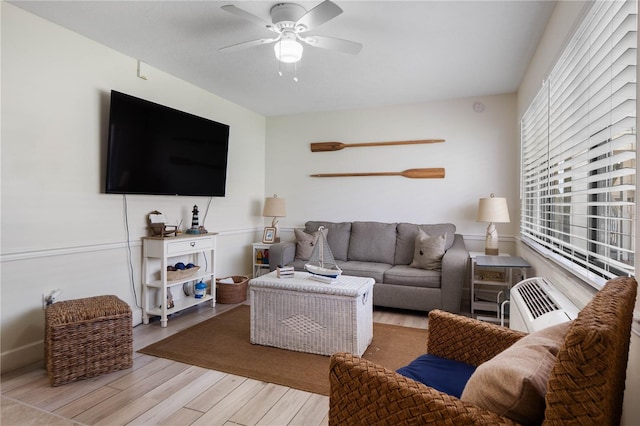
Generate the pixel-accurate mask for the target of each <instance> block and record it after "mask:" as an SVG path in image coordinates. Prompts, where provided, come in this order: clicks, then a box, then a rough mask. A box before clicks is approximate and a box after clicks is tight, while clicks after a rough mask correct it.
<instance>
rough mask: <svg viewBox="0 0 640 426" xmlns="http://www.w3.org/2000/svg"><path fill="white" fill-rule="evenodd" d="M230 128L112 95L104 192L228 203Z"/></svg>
mask: <svg viewBox="0 0 640 426" xmlns="http://www.w3.org/2000/svg"><path fill="white" fill-rule="evenodd" d="M228 148H229V126H228V125H226V124H222V123H218V122H215V121H212V120H208V119H205V118H202V117H198V116H195V115H192V114H189V113H186V112H182V111H178V110H175V109H173V108H169V107H166V106H163V105H159V104H156V103H153V102H149V101H146V100H143V99H139V98H136V97H133V96H130V95H126V94H124V93H120V92H117V91H115V90H112V91H111V107H110V114H109V141H108V150H107V177H106V192H107V193H111V194H151V195H200V196H211V197H224V195H225V188H226V180H227V152H228Z"/></svg>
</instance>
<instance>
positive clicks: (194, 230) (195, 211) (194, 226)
mask: <svg viewBox="0 0 640 426" xmlns="http://www.w3.org/2000/svg"><path fill="white" fill-rule="evenodd" d="M191 213H193V217H192V219H191V228H189V229H187V234H200V233H201V232H200V228H199V227H198V206H193V210H192V211H191Z"/></svg>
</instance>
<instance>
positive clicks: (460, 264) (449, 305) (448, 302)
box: [440, 234, 469, 313]
mask: <svg viewBox="0 0 640 426" xmlns="http://www.w3.org/2000/svg"><path fill="white" fill-rule="evenodd" d="M468 265H469V252H468V251H467V247H466V246H465V245H464V238H463V237H462V235H460V234H455V236H454V238H453V244H452V245H451V247H449V250H447V251H446V252H445V254H444V256H443V257H442V282H441V283H440V285H441V294H442V296H441V297H442V305H441V306H442V309H444V310H445V311H449V312H453V313H458V312H460V302H461V300H462V288H463V287H464V282H465V280H466V278H467V269H468Z"/></svg>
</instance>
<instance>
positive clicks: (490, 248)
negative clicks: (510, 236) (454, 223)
mask: <svg viewBox="0 0 640 426" xmlns="http://www.w3.org/2000/svg"><path fill="white" fill-rule="evenodd" d="M476 220H477V221H478V222H489V226H487V235H486V240H485V247H484V253H485V254H486V255H492V256H497V255H498V230H497V229H496V226H495V225H494V223H509V222H510V221H511V220H510V219H509V208H508V207H507V199H506V198H500V197H495V196H494V195H493V194H491V197H490V198H480V202H479V203H478V217H477V218H476Z"/></svg>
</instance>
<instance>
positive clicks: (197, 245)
mask: <svg viewBox="0 0 640 426" xmlns="http://www.w3.org/2000/svg"><path fill="white" fill-rule="evenodd" d="M211 248H213V239H211V238H198V239H195V238H194V239H193V240H188V239H187V240H182V241H173V242H170V243H168V244H167V254H176V253H182V252H186V251H193V250H205V249H211Z"/></svg>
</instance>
